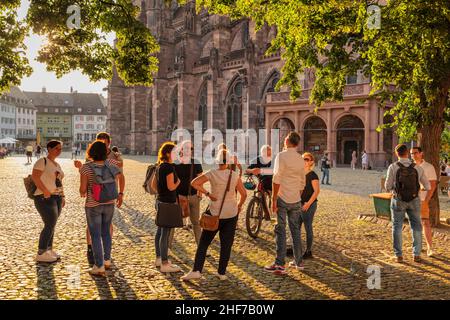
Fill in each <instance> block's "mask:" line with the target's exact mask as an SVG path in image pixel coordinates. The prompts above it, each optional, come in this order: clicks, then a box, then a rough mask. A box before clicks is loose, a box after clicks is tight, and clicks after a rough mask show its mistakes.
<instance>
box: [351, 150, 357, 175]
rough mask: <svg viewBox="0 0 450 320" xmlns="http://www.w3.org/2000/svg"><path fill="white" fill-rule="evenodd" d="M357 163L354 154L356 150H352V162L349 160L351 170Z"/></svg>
mask: <svg viewBox="0 0 450 320" xmlns="http://www.w3.org/2000/svg"><path fill="white" fill-rule="evenodd" d="M357 163H358V157H357V156H356V150H353V152H352V162H351V167H352V169H353V170H355V169H356V164H357Z"/></svg>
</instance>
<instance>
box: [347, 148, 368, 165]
mask: <svg viewBox="0 0 450 320" xmlns="http://www.w3.org/2000/svg"><path fill="white" fill-rule="evenodd" d="M357 163H358V155H357V154H356V150H353V152H352V161H351V162H350V167H351V168H352V169H353V170H356V165H357ZM361 168H362V169H363V170H368V169H369V155H368V154H367V152H366V150H364V151H363V153H362V155H361Z"/></svg>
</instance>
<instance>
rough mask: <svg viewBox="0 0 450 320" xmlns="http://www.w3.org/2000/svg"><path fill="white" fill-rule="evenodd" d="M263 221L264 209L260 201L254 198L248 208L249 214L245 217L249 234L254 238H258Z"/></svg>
mask: <svg viewBox="0 0 450 320" xmlns="http://www.w3.org/2000/svg"><path fill="white" fill-rule="evenodd" d="M262 220H263V208H262V203H261V201H260V199H258V198H257V197H253V198H252V199H251V200H250V202H249V203H248V206H247V213H246V215H245V225H246V227H247V233H248V234H249V236H250V237H252V238H257V237H258V233H259V230H260V229H261V223H262Z"/></svg>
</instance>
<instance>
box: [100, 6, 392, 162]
mask: <svg viewBox="0 0 450 320" xmlns="http://www.w3.org/2000/svg"><path fill="white" fill-rule="evenodd" d="M163 3H164V1H163V0H147V1H136V4H138V5H140V6H141V15H140V18H139V19H140V20H141V21H142V22H143V23H144V24H146V25H147V27H148V28H149V29H150V30H151V31H152V34H153V35H154V36H155V37H156V38H157V39H158V42H159V44H160V47H161V49H160V53H159V54H158V59H159V61H160V64H159V71H158V74H156V75H155V81H154V85H153V86H152V87H150V88H149V87H142V86H135V87H125V86H124V84H123V82H122V81H121V80H120V79H119V77H118V76H117V74H115V75H114V77H113V79H112V81H111V82H110V83H109V86H108V89H109V94H108V106H107V113H108V120H107V128H108V130H109V131H110V132H111V133H112V135H113V139H114V144H115V145H118V146H119V147H121V148H122V149H126V150H127V151H130V152H131V153H139V154H156V152H157V150H158V147H159V146H160V145H161V143H163V142H164V141H167V140H168V139H169V137H170V134H171V132H172V131H173V130H174V129H176V128H185V129H188V130H193V123H194V121H196V120H198V121H202V123H203V129H204V130H206V129H208V128H214V129H219V130H221V131H225V130H226V129H238V128H242V129H244V130H245V129H249V128H253V129H260V128H266V129H272V128H280V129H281V130H280V132H281V135H285V134H286V133H287V132H288V131H289V130H296V131H298V132H300V133H301V135H302V146H301V149H303V150H304V151H312V152H314V153H315V154H316V155H317V156H321V155H322V154H323V153H324V152H325V151H328V152H329V154H330V155H331V159H332V160H333V164H334V165H346V164H349V163H350V160H351V154H352V151H353V150H357V153H358V156H360V155H361V153H362V151H363V150H366V152H368V154H369V156H370V162H371V166H372V167H383V166H385V163H386V161H391V158H392V146H393V143H394V141H393V140H394V139H395V138H394V137H393V135H392V131H391V130H384V131H382V132H377V131H376V128H377V127H378V125H379V124H380V123H382V122H383V111H382V110H380V109H379V108H378V106H377V104H376V101H374V100H366V101H365V102H361V101H360V100H362V99H364V98H366V97H367V95H368V93H369V91H370V86H369V83H368V79H365V78H364V77H363V75H361V74H357V75H355V76H353V77H349V78H348V79H347V82H348V85H347V87H346V88H345V95H344V101H343V102H336V103H328V104H325V106H323V107H322V108H320V110H319V111H318V113H317V114H314V113H313V109H314V106H312V105H309V103H308V94H309V90H308V88H310V87H311V85H312V81H313V79H312V77H313V75H312V74H305V76H304V79H303V80H302V85H303V88H305V90H304V92H303V94H302V97H301V98H300V99H298V100H297V101H296V102H295V103H290V102H289V93H288V92H274V87H275V85H276V83H277V81H278V80H279V78H280V72H279V70H281V67H282V65H283V61H282V60H281V59H280V56H279V54H275V55H271V56H266V55H265V54H264V53H265V51H266V49H267V48H268V46H269V43H270V41H271V39H273V37H274V36H275V34H276V30H275V28H274V27H269V26H264V27H263V28H262V29H261V30H260V31H258V32H255V26H254V23H252V22H251V21H248V20H245V19H244V20H239V21H230V20H229V19H228V18H226V17H222V16H217V15H208V13H207V12H205V11H203V12H201V13H200V14H198V15H197V14H196V13H195V3H194V1H190V2H188V4H187V5H185V6H181V7H179V6H177V5H176V4H174V5H173V6H172V7H170V8H167V7H165V6H164V4H163ZM359 159H360V158H359Z"/></svg>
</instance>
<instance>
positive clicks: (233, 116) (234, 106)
mask: <svg viewBox="0 0 450 320" xmlns="http://www.w3.org/2000/svg"><path fill="white" fill-rule="evenodd" d="M241 128H242V80H240V79H238V80H236V81H235V82H234V83H233V84H232V86H231V88H230V90H229V91H228V97H227V129H241Z"/></svg>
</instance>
